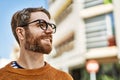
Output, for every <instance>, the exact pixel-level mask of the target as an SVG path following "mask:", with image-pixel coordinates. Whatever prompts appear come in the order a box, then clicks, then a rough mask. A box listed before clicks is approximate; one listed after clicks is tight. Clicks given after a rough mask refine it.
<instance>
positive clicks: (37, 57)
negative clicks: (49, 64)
mask: <svg viewBox="0 0 120 80" xmlns="http://www.w3.org/2000/svg"><path fill="white" fill-rule="evenodd" d="M17 63H18V64H19V65H21V66H22V67H23V68H26V69H36V68H41V67H43V66H44V65H45V62H44V55H43V54H42V53H35V52H31V51H23V50H21V51H20V57H19V58H18V60H17Z"/></svg>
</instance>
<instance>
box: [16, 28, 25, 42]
mask: <svg viewBox="0 0 120 80" xmlns="http://www.w3.org/2000/svg"><path fill="white" fill-rule="evenodd" d="M16 34H17V36H18V38H19V39H21V40H23V39H24V38H25V29H24V28H22V27H17V28H16Z"/></svg>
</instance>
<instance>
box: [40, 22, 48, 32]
mask: <svg viewBox="0 0 120 80" xmlns="http://www.w3.org/2000/svg"><path fill="white" fill-rule="evenodd" d="M39 27H40V28H41V29H43V30H46V29H47V24H46V23H45V22H40V23H39Z"/></svg>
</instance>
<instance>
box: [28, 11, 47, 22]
mask: <svg viewBox="0 0 120 80" xmlns="http://www.w3.org/2000/svg"><path fill="white" fill-rule="evenodd" d="M37 19H43V20H45V21H47V22H49V18H48V16H47V14H45V13H44V12H40V11H39V12H32V13H31V17H30V21H34V20H37Z"/></svg>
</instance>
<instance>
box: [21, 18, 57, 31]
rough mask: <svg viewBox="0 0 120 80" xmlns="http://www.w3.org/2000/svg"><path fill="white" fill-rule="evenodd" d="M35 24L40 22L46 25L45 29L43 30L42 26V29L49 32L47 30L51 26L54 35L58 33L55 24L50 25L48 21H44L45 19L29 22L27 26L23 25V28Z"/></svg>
mask: <svg viewBox="0 0 120 80" xmlns="http://www.w3.org/2000/svg"><path fill="white" fill-rule="evenodd" d="M34 22H39V24H41V23H45V28H43V27H41V26H40V28H41V29H42V30H47V29H48V26H50V27H51V28H52V29H53V30H54V31H53V33H55V32H56V25H55V24H53V23H48V22H46V21H45V20H43V19H37V20H35V21H32V22H29V23H27V24H24V25H21V27H24V26H28V25H29V24H31V23H34Z"/></svg>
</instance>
